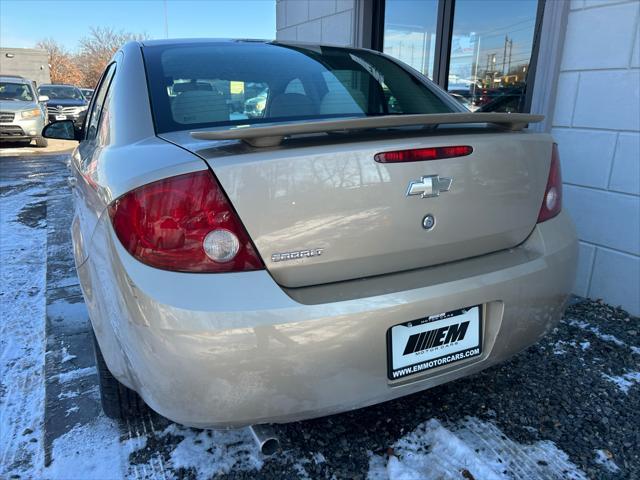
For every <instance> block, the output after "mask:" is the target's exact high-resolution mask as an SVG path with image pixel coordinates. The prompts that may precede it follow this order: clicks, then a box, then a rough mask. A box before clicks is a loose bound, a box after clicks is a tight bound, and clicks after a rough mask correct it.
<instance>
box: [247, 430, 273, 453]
mask: <svg viewBox="0 0 640 480" xmlns="http://www.w3.org/2000/svg"><path fill="white" fill-rule="evenodd" d="M249 429H250V430H251V435H252V436H253V439H254V440H255V442H256V444H257V445H258V448H259V449H260V453H262V454H263V455H267V456H268V455H273V454H274V453H276V452H277V451H278V450H280V440H279V439H278V435H277V434H276V432H275V430H274V429H273V427H271V425H268V424H262V425H251V426H250V427H249Z"/></svg>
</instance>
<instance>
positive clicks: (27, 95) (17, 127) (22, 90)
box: [0, 76, 49, 147]
mask: <svg viewBox="0 0 640 480" xmlns="http://www.w3.org/2000/svg"><path fill="white" fill-rule="evenodd" d="M47 100H49V98H48V97H46V96H41V97H38V96H37V94H36V91H35V90H34V88H33V82H31V81H30V80H27V79H26V78H22V77H17V76H0V141H10V142H24V143H30V142H31V140H35V142H36V146H37V147H46V146H47V140H46V139H45V138H43V137H42V135H41V134H42V129H43V128H44V126H45V125H46V123H47V112H46V107H45V106H44V102H46V101H47Z"/></svg>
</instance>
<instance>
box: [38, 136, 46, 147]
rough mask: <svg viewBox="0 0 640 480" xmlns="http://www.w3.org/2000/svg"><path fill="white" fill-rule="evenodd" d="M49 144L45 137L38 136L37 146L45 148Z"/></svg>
mask: <svg viewBox="0 0 640 480" xmlns="http://www.w3.org/2000/svg"><path fill="white" fill-rule="evenodd" d="M47 145H49V141H48V140H47V139H46V138H44V137H36V147H38V148H45V147H46V146H47Z"/></svg>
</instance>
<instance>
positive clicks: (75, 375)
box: [56, 367, 97, 383]
mask: <svg viewBox="0 0 640 480" xmlns="http://www.w3.org/2000/svg"><path fill="white" fill-rule="evenodd" d="M96 374H97V371H96V367H86V368H78V369H76V370H71V371H70V372H64V373H59V374H58V375H56V376H57V377H58V381H59V382H60V383H67V382H71V381H73V380H78V379H79V378H84V377H88V376H90V375H96Z"/></svg>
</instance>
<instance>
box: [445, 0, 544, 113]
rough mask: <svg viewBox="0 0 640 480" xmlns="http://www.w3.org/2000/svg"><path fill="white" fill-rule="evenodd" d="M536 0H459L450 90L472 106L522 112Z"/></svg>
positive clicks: (450, 65) (455, 22) (456, 7)
mask: <svg viewBox="0 0 640 480" xmlns="http://www.w3.org/2000/svg"><path fill="white" fill-rule="evenodd" d="M537 6H538V2H537V0H487V1H483V2H478V1H477V0H456V3H455V12H454V17H453V36H452V39H451V56H450V60H449V82H448V90H449V92H451V93H453V94H455V96H456V98H458V99H459V100H461V103H463V104H465V106H466V107H467V108H469V109H470V110H472V111H492V112H495V111H497V112H520V111H523V107H524V96H525V86H526V80H527V72H528V70H529V62H530V60H531V50H532V48H533V36H534V29H535V25H536V10H537Z"/></svg>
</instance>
